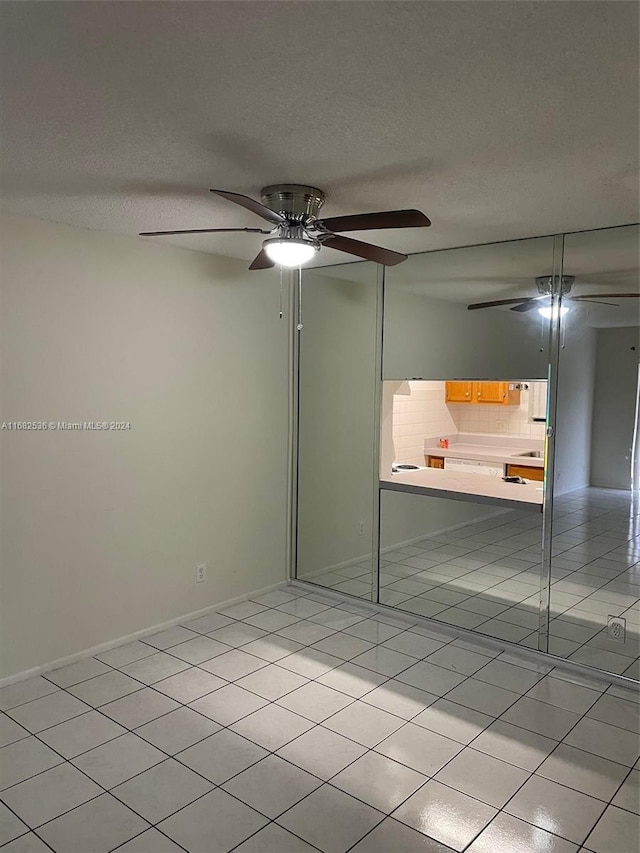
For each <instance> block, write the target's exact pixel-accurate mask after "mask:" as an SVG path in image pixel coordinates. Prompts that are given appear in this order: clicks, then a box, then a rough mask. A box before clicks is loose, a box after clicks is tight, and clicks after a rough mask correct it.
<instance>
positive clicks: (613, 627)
mask: <svg viewBox="0 0 640 853" xmlns="http://www.w3.org/2000/svg"><path fill="white" fill-rule="evenodd" d="M626 633H627V620H626V619H625V618H624V616H609V617H607V636H608V637H609V638H610V639H612V640H617V641H618V642H620V643H624V641H625V636H626Z"/></svg>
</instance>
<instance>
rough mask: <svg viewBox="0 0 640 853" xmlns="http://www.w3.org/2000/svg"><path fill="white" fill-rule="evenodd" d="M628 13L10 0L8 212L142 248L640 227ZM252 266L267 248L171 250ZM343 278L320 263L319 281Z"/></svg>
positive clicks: (540, 5) (617, 7)
mask: <svg viewBox="0 0 640 853" xmlns="http://www.w3.org/2000/svg"><path fill="white" fill-rule="evenodd" d="M638 9H639V7H638V4H636V3H635V2H562V0H556V2H531V3H530V2H511V3H506V2H481V0H474V2H448V0H447V2H384V0H383V2H355V1H354V0H344V2H330V0H293V2H265V0H262V2H244V0H233V2H204V3H200V2H161V3H160V2H96V3H94V2H43V3H40V2H3V3H1V4H0V51H1V56H2V58H1V66H0V75H1V78H0V79H1V80H2V85H1V98H2V100H1V102H0V119H1V121H2V127H3V131H2V136H3V149H2V154H1V165H2V173H3V176H2V195H3V205H4V209H5V210H7V211H9V212H15V213H21V214H26V215H32V216H36V217H40V218H42V219H51V220H55V221H58V222H65V223H69V224H71V225H75V226H80V227H86V228H91V229H98V230H104V231H111V232H116V233H120V234H127V235H131V236H133V235H135V234H136V233H137V232H138V231H140V230H152V229H153V230H155V229H169V228H206V227H222V226H243V225H248V226H257V225H259V224H260V220H259V219H257V218H256V217H254V216H253V215H252V214H250V213H248V212H243V211H242V210H241V209H239V208H236V207H235V206H234V205H232V204H229V203H228V202H225V201H224V200H222V199H218V200H216V199H214V198H213V197H212V196H211V195H210V194H209V193H208V192H207V188H208V187H210V186H214V187H222V188H226V189H230V190H233V191H236V192H242V193H246V194H250V195H254V196H257V195H258V194H259V190H260V188H261V187H262V186H264V185H266V184H271V183H276V182H300V183H309V184H313V185H316V186H319V187H320V188H322V189H323V190H325V192H326V193H327V196H328V200H327V203H326V205H325V208H324V211H323V212H324V213H325V214H326V215H327V216H333V215H337V214H344V213H355V212H360V211H373V210H382V209H388V208H403V207H417V208H420V209H421V210H423V211H424V212H425V213H427V214H428V215H429V216H430V217H431V219H432V220H433V227H432V228H430V229H408V230H406V231H404V232H401V231H388V232H370V233H369V234H368V235H365V234H356V235H354V236H357V237H360V238H361V239H363V238H365V239H367V238H370V239H372V241H374V242H376V241H377V242H380V243H381V244H382V245H386V246H389V247H390V248H394V249H397V250H400V251H405V252H417V251H424V250H429V249H434V248H440V247H447V246H455V245H458V246H459V245H465V244H470V243H481V242H489V241H493V240H505V239H510V238H516V237H525V236H530V235H537V234H549V233H553V232H560V231H567V230H577V229H583V228H597V227H601V226H606V225H615V224H621V223H625V222H633V221H637V219H638V142H639V135H638ZM164 239H166V240H167V241H171V242H173V243H175V244H176V245H182V246H187V247H190V248H194V249H200V250H205V251H211V252H215V253H218V254H222V255H229V256H233V257H239V258H247V259H249V258H251V257H253V256H254V255H255V254H256V253H257V251H258V249H259V244H260V237H259V236H258V235H249V234H245V235H231V236H229V235H219V236H210V237H189V238H183V237H182V238H164ZM342 260H346V256H345V255H342V254H339V253H336V252H332V251H330V250H327V249H323V251H322V252H321V254H320V255H319V256H318V262H319V263H321V264H326V263H336V262H340V261H342Z"/></svg>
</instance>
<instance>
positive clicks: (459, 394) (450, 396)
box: [445, 382, 474, 403]
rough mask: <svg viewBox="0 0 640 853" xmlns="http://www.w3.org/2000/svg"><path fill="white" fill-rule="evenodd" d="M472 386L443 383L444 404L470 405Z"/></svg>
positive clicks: (462, 383)
mask: <svg viewBox="0 0 640 853" xmlns="http://www.w3.org/2000/svg"><path fill="white" fill-rule="evenodd" d="M473 385H474V383H473V382H445V402H446V403H470V402H471V401H472V392H473Z"/></svg>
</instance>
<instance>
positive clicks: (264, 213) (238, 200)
mask: <svg viewBox="0 0 640 853" xmlns="http://www.w3.org/2000/svg"><path fill="white" fill-rule="evenodd" d="M209 192H210V193H215V194H216V195H219V196H222V198H226V199H227V200H228V201H232V202H234V204H239V205H241V207H244V208H246V209H247V210H250V211H251V212H252V213H257V215H258V216H261V217H262V218H263V219H266V220H267V222H273V224H274V225H285V224H286V222H287V220H286V219H285V217H284V216H282V215H281V214H280V213H276V212H275V210H271V208H270V207H267V206H266V205H265V204H262V202H259V201H256V200H255V199H254V198H250V197H249V196H248V195H241V194H240V193H231V192H228V191H227V190H209Z"/></svg>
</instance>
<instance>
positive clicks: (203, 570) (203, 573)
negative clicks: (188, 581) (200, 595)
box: [196, 563, 207, 583]
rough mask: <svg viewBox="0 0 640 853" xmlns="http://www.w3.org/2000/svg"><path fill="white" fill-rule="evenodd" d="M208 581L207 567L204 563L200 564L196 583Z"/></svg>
mask: <svg viewBox="0 0 640 853" xmlns="http://www.w3.org/2000/svg"><path fill="white" fill-rule="evenodd" d="M206 579H207V567H206V566H205V564H204V563H199V564H198V565H197V566H196V583H202V581H206Z"/></svg>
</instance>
